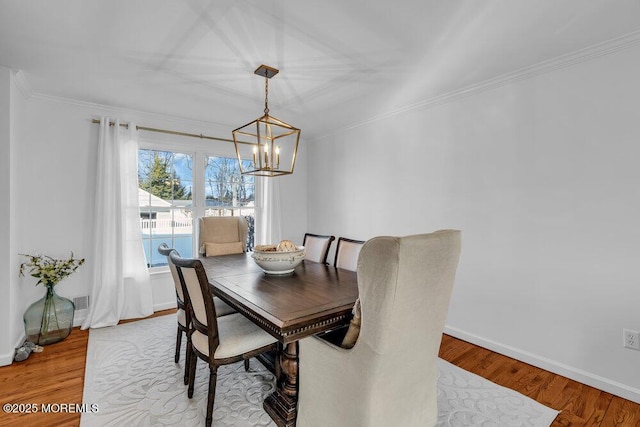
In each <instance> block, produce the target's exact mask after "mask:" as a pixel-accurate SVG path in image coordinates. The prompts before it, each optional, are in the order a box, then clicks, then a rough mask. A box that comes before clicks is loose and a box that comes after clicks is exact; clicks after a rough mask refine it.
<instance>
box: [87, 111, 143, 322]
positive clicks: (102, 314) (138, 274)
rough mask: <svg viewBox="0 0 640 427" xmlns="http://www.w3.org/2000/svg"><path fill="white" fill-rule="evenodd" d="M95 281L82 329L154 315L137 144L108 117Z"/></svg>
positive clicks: (99, 178) (100, 166) (132, 132)
mask: <svg viewBox="0 0 640 427" xmlns="http://www.w3.org/2000/svg"><path fill="white" fill-rule="evenodd" d="M91 264H93V282H92V285H91V292H90V306H89V313H88V315H87V318H86V319H85V321H84V323H83V324H82V329H87V328H99V327H104V326H113V325H116V324H117V323H118V321H119V320H121V319H131V318H138V317H146V316H149V315H151V314H152V313H153V299H152V293H151V282H150V278H149V272H148V269H147V265H146V261H145V256H144V250H143V246H142V235H141V229H140V213H139V200H138V141H137V130H136V126H135V125H134V124H133V123H129V127H128V129H125V128H123V127H121V126H120V122H119V121H118V120H115V124H114V125H113V126H109V118H107V117H103V118H101V120H100V133H99V137H98V161H97V165H96V191H95V215H94V249H93V256H92V259H91Z"/></svg>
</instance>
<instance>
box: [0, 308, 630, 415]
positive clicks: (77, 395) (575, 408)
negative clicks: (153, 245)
mask: <svg viewBox="0 0 640 427" xmlns="http://www.w3.org/2000/svg"><path fill="white" fill-rule="evenodd" d="M174 311H175V310H166V311H162V312H157V313H155V314H154V316H160V315H164V314H169V313H172V312H174ZM88 338H89V332H88V331H81V330H80V329H78V328H75V329H74V330H73V332H72V333H71V335H69V337H67V339H65V340H64V341H62V342H59V343H56V344H51V345H48V346H46V347H45V351H44V352H42V353H35V354H32V355H31V357H29V359H27V360H26V361H24V362H19V363H14V364H12V365H10V366H4V367H1V368H0V402H1V403H2V404H6V403H13V404H33V403H36V404H47V403H49V404H63V403H70V404H76V403H77V404H80V403H81V402H82V390H83V382H84V367H85V358H86V351H87V342H88ZM168 357H172V355H168ZM440 357H441V358H443V359H445V360H447V361H449V362H451V363H453V364H455V365H457V366H460V367H461V368H463V369H466V370H467V371H470V372H473V373H475V374H478V375H481V376H482V377H484V378H487V379H489V380H491V381H493V382H495V383H497V384H500V385H502V386H505V387H508V388H511V389H513V390H516V391H518V392H520V393H522V394H524V395H527V396H529V397H531V398H532V399H535V400H537V401H538V402H540V403H542V404H543V405H546V406H549V407H551V408H553V409H556V410H561V411H562V412H561V413H560V414H559V415H558V417H557V418H556V420H555V421H554V423H553V424H552V425H553V426H602V427H609V426H620V427H632V426H636V427H640V405H639V404H636V403H633V402H630V401H628V400H624V399H621V398H619V397H616V396H613V395H611V394H610V393H606V392H603V391H600V390H597V389H595V388H593V387H589V386H586V385H584V384H580V383H578V382H576V381H573V380H570V379H568V378H565V377H562V376H559V375H555V374H552V373H550V372H547V371H544V370H542V369H539V368H536V367H534V366H531V365H528V364H526V363H523V362H519V361H517V360H514V359H511V358H509V357H506V356H503V355H500V354H498V353H495V352H492V351H490V350H487V349H484V348H482V347H478V346H475V345H473V344H470V343H467V342H465V341H461V340H458V339H456V338H453V337H450V336H448V335H444V336H443V338H442V346H441V348H440ZM88 403H98V404H99V403H100V402H88ZM52 409H57V407H56V406H52ZM79 423H80V414H79V413H69V412H59V413H42V412H41V411H40V410H39V411H38V412H37V413H31V414H24V413H22V414H18V413H16V414H12V413H5V412H2V413H0V426H18V425H19V426H77V425H78V424H79Z"/></svg>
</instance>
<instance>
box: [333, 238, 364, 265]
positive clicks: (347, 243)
mask: <svg viewBox="0 0 640 427" xmlns="http://www.w3.org/2000/svg"><path fill="white" fill-rule="evenodd" d="M363 244H364V240H353V239H347V238H346V237H339V238H338V243H337V244H336V257H335V260H334V261H333V265H334V267H336V268H344V269H346V270H351V271H356V269H357V268H358V256H360V250H361V249H362V245H363Z"/></svg>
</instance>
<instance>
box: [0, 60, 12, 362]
mask: <svg viewBox="0 0 640 427" xmlns="http://www.w3.org/2000/svg"><path fill="white" fill-rule="evenodd" d="M11 147H12V141H11V72H10V70H9V69H8V68H5V67H0V289H2V294H3V295H6V297H5V298H0V323H2V324H5V325H11V322H12V316H11V310H10V307H11V298H12V297H13V293H14V285H13V282H12V280H11V279H12V277H11V273H10V271H11V268H10V267H11V261H10V260H11V257H10V255H11V252H12V246H11V184H12V183H11V161H10V159H11ZM11 332H12V330H11V328H1V329H0V343H1V344H0V358H1V359H2V361H1V362H3V363H6V359H9V361H10V360H11V357H12V354H11V350H12V346H11V344H12V340H11V338H12V333H11Z"/></svg>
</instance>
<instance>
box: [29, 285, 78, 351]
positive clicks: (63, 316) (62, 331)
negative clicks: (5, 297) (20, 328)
mask: <svg viewBox="0 0 640 427" xmlns="http://www.w3.org/2000/svg"><path fill="white" fill-rule="evenodd" d="M45 286H46V288H47V293H46V295H45V296H44V297H43V298H42V299H40V300H38V301H36V302H34V303H33V304H31V305H30V306H29V308H27V311H25V313H24V332H25V335H26V336H27V341H31V342H33V343H36V344H38V345H47V344H53V343H55V342H58V341H62V340H63V339H65V338H66V337H67V336H69V334H70V333H71V329H72V328H73V313H74V310H75V306H74V305H73V302H72V301H71V300H69V299H67V298H64V297H61V296H60V295H58V294H56V292H55V290H54V285H53V284H45Z"/></svg>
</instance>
